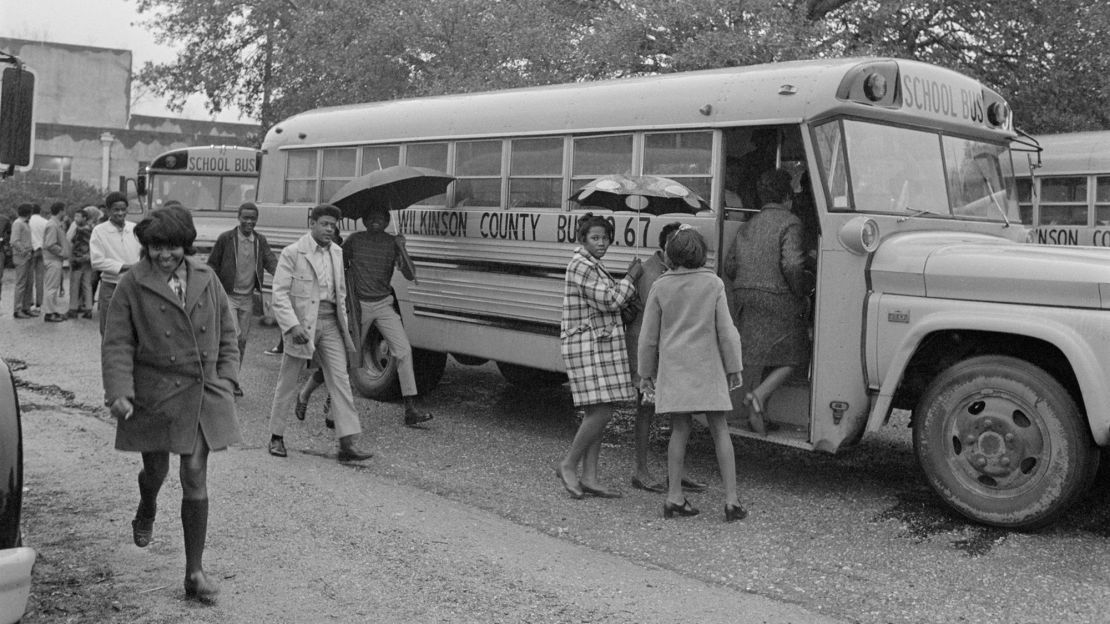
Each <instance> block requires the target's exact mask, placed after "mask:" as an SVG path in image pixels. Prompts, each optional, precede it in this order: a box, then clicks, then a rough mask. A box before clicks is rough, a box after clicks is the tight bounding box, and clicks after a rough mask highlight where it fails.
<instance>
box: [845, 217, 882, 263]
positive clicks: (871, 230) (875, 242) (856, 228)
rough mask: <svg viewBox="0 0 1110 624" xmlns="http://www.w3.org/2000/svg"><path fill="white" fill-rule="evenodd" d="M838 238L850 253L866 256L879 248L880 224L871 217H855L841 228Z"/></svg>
mask: <svg viewBox="0 0 1110 624" xmlns="http://www.w3.org/2000/svg"><path fill="white" fill-rule="evenodd" d="M837 238H838V239H840V244H841V245H844V248H845V249H847V250H848V251H850V252H852V253H854V254H856V255H859V256H865V255H867V254H869V253H871V252H873V251H875V250H876V249H878V248H879V224H878V223H875V220H874V219H872V218H870V217H855V218H853V219H852V220H851V221H848V222H847V223H845V224H844V225H843V226H841V228H840V232H838V233H837Z"/></svg>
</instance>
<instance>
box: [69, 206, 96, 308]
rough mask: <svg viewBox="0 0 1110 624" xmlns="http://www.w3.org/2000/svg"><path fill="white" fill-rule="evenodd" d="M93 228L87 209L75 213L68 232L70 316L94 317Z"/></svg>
mask: <svg viewBox="0 0 1110 624" xmlns="http://www.w3.org/2000/svg"><path fill="white" fill-rule="evenodd" d="M92 229H93V224H92V223H90V222H89V213H88V211H87V209H81V210H78V211H77V212H74V213H73V223H71V224H70V226H69V231H68V232H67V233H66V238H68V239H69V318H77V317H78V316H81V317H84V318H87V319H91V318H92V306H93V303H92V297H93V284H92V277H93V269H92V262H91V261H90V260H89V237H91V236H92Z"/></svg>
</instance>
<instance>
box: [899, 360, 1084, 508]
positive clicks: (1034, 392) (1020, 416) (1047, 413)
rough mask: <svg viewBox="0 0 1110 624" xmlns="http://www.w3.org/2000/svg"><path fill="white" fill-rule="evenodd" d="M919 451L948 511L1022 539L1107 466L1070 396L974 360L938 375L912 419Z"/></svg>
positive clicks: (1025, 368)
mask: <svg viewBox="0 0 1110 624" xmlns="http://www.w3.org/2000/svg"><path fill="white" fill-rule="evenodd" d="M913 446H914V454H915V455H916V456H917V462H918V464H919V465H920V466H921V468H922V469H923V470H924V472H925V477H926V479H927V481H928V482H929V485H930V486H931V487H932V488H933V490H934V491H935V492H936V493H937V495H939V496H940V497H941V498H942V499H943V500H944V502H945V503H947V504H948V505H949V506H951V507H952V508H953V509H954V510H956V511H957V512H959V513H960V514H962V515H963V516H965V517H967V518H969V519H971V520H974V521H976V522H981V523H983V524H988V525H993V526H998V527H1004V528H1011V529H1021V530H1032V529H1037V528H1040V527H1042V526H1044V525H1046V524H1048V523H1050V522H1052V521H1053V520H1055V519H1056V518H1057V517H1058V516H1060V514H1062V513H1063V512H1064V511H1065V510H1066V509H1067V508H1068V507H1069V506H1070V505H1071V504H1072V503H1074V502H1075V501H1076V500H1077V499H1078V498H1079V497H1080V496H1082V495H1083V493H1084V492H1085V491H1086V490H1087V488H1088V487H1089V486H1090V484H1091V481H1092V479H1093V478H1094V475H1095V472H1096V471H1097V470H1098V463H1099V455H1098V452H1097V448H1096V447H1095V444H1094V441H1093V440H1092V438H1091V435H1090V432H1089V431H1088V429H1087V424H1086V420H1085V419H1084V418H1083V416H1082V415H1081V414H1080V412H1079V409H1078V407H1077V406H1076V404H1075V401H1074V400H1073V399H1072V397H1071V395H1070V394H1068V392H1067V390H1065V389H1064V387H1063V386H1061V385H1060V383H1059V382H1058V381H1056V379H1055V378H1053V377H1052V376H1051V375H1049V374H1048V373H1046V372H1045V371H1044V370H1042V369H1041V368H1039V367H1037V366H1034V365H1032V364H1030V363H1028V362H1025V361H1022V360H1019V359H1017V358H1013V357H1007V356H979V357H974V358H971V359H968V360H965V361H963V362H960V363H958V364H956V365H954V366H952V367H950V368H948V369H947V370H945V371H943V372H942V373H941V374H940V375H938V376H937V378H936V379H935V380H933V382H932V383H931V384H930V385H929V387H928V389H926V391H925V394H924V395H922V397H921V400H920V402H919V403H918V405H917V409H916V410H915V411H914V418H913Z"/></svg>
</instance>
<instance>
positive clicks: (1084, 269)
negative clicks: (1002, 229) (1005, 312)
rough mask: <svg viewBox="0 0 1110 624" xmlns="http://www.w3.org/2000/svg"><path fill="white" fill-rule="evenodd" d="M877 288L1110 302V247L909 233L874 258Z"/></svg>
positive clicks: (1095, 304)
mask: <svg viewBox="0 0 1110 624" xmlns="http://www.w3.org/2000/svg"><path fill="white" fill-rule="evenodd" d="M869 275H870V279H871V289H872V290H873V291H874V292H883V293H892V294H901V295H910V296H915V297H931V298H938V299H941V298H943V299H964V300H968V301H993V302H1000V303H1020V304H1031V305H1051V306H1058V307H1076V308H1110V249H1102V248H1094V247H1050V246H1042V245H1032V244H1027V243H1016V242H1014V241H1010V240H1006V239H1003V238H998V237H994V236H989V235H985V234H974V233H958V232H908V233H904V234H897V235H894V236H891V237H890V238H888V239H886V240H884V241H883V242H882V244H880V246H879V249H878V250H876V251H875V255H874V256H873V258H872V261H871V268H870V274H869Z"/></svg>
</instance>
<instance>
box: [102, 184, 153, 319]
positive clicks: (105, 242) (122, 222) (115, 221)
mask: <svg viewBox="0 0 1110 624" xmlns="http://www.w3.org/2000/svg"><path fill="white" fill-rule="evenodd" d="M104 205H105V206H106V211H107V213H108V220H107V221H105V222H104V223H101V224H100V225H98V226H96V227H94V228H93V230H92V234H91V235H90V237H89V258H90V259H91V261H92V266H93V268H94V269H96V270H97V271H99V272H100V301H99V304H98V305H99V307H100V333H101V334H103V333H104V321H105V317H106V316H107V314H108V304H109V303H111V301H112V293H114V292H115V291H116V285H117V284H119V280H120V277H122V276H123V274H124V273H126V272H127V271H128V270H129V269H130V268H131V267H132V266H134V265H135V263H136V262H138V261H139V252H140V251H141V250H142V245H140V244H139V239H137V238H135V224H134V223H131V222H130V221H128V220H127V196H125V195H124V194H123V193H120V192H118V191H113V192H111V193H108V196H107V197H105V198H104Z"/></svg>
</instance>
